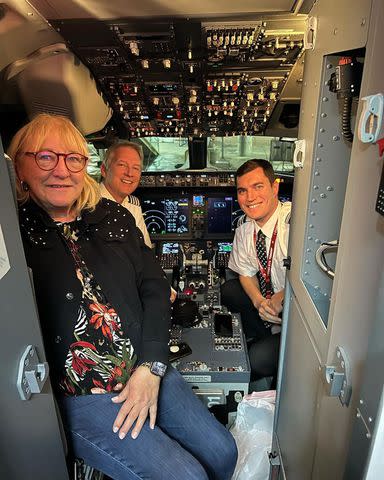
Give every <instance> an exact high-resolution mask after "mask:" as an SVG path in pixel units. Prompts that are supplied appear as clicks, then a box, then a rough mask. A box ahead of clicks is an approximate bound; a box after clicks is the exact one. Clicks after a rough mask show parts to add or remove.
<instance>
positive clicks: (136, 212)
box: [100, 183, 153, 248]
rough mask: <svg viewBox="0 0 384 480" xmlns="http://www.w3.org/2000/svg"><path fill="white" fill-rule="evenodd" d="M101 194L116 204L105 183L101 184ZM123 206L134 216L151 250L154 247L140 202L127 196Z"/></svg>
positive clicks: (132, 196) (131, 196) (133, 197)
mask: <svg viewBox="0 0 384 480" xmlns="http://www.w3.org/2000/svg"><path fill="white" fill-rule="evenodd" d="M100 193H101V196H102V197H104V198H108V200H113V201H114V202H116V200H115V199H114V198H113V196H112V195H111V194H110V193H109V191H108V190H107V189H106V187H105V185H104V183H100ZM121 205H122V206H123V207H125V208H126V209H127V210H129V212H130V213H131V214H132V215H133V217H134V219H135V221H136V226H137V228H139V229H140V230H141V232H142V234H143V236H144V242H145V244H146V245H148V247H149V248H152V247H153V245H152V242H151V239H150V237H149V233H148V230H147V227H146V226H145V222H144V217H143V212H142V210H141V205H140V200H139V199H138V198H137V197H135V196H134V195H127V196H126V197H125V198H124V200H123V203H122V204H121Z"/></svg>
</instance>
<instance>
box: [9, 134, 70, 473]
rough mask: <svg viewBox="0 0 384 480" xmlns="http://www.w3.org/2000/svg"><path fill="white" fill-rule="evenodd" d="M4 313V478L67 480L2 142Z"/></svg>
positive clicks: (60, 439) (61, 444) (60, 438)
mask: <svg viewBox="0 0 384 480" xmlns="http://www.w3.org/2000/svg"><path fill="white" fill-rule="evenodd" d="M0 312H1V314H0V318H1V332H2V333H1V335H0V372H1V395H0V419H1V434H0V478H2V479H7V480H20V479H23V480H36V479H39V480H52V479H53V478H54V479H55V480H67V479H68V474H67V469H66V462H65V454H64V448H63V441H62V437H61V433H60V428H59V423H58V418H57V414H56V408H55V403H54V398H53V395H52V389H51V386H50V383H49V379H48V380H47V381H46V382H45V384H44V385H43V383H44V377H45V376H46V375H47V373H48V372H47V369H48V366H47V364H46V363H45V353H44V348H43V343H42V338H41V334H40V326H39V321H38V316H37V310H36V305H35V301H34V296H33V291H32V286H31V281H30V278H29V275H28V269H27V265H26V262H25V257H24V251H23V247H22V242H21V238H20V233H19V227H18V220H17V212H16V208H15V202H14V197H13V194H12V187H11V182H10V178H9V174H8V169H7V166H6V161H5V158H4V155H3V149H2V146H1V141H0ZM19 366H20V368H19ZM38 390H41V393H32V391H38ZM22 397H23V398H29V399H28V400H26V399H25V400H23V399H22Z"/></svg>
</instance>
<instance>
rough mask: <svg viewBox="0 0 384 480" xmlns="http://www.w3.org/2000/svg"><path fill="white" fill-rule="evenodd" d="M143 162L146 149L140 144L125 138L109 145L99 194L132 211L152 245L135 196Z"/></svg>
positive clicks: (147, 240)
mask: <svg viewBox="0 0 384 480" xmlns="http://www.w3.org/2000/svg"><path fill="white" fill-rule="evenodd" d="M142 164H143V150H142V148H141V146H140V145H138V144H137V143H133V142H128V141H124V142H119V143H115V144H114V145H112V146H111V147H109V149H108V150H107V152H106V154H105V158H104V161H103V163H102V165H101V175H102V176H103V181H102V183H101V184H100V193H101V195H102V196H103V197H105V198H108V199H109V200H114V201H115V202H117V203H120V204H121V205H122V206H123V207H125V208H126V209H128V210H129V211H130V213H131V214H132V215H133V216H134V218H135V221H136V225H137V227H138V228H139V229H140V230H141V232H142V234H143V236H144V242H145V243H146V244H147V245H148V246H149V247H150V248H152V242H151V239H150V237H149V234H148V230H147V227H146V226H145V222H144V217H143V212H142V210H141V206H140V201H139V199H138V198H137V197H135V196H134V195H132V193H133V192H134V191H135V190H136V188H137V187H138V185H139V182H140V178H141V170H142Z"/></svg>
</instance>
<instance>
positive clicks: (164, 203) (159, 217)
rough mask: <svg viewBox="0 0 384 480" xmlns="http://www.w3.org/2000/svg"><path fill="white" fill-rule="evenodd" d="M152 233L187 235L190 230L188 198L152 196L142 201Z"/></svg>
mask: <svg viewBox="0 0 384 480" xmlns="http://www.w3.org/2000/svg"><path fill="white" fill-rule="evenodd" d="M142 209H143V216H144V220H145V225H146V226H147V229H148V233H149V234H150V235H186V234H188V233H189V232H190V227H189V224H190V221H189V203H188V198H184V197H183V198H152V199H150V200H144V201H143V202H142Z"/></svg>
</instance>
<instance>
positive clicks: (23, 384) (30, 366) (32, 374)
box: [16, 345, 49, 400]
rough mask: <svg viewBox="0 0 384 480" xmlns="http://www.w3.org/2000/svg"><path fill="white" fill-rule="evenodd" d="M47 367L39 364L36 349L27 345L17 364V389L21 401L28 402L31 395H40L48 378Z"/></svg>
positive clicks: (45, 364) (45, 363) (44, 363)
mask: <svg viewBox="0 0 384 480" xmlns="http://www.w3.org/2000/svg"><path fill="white" fill-rule="evenodd" d="M48 374H49V365H48V363H47V362H40V360H39V357H38V355H37V351H36V348H35V347H34V346H33V345H28V347H27V348H26V349H25V350H24V353H23V355H22V356H21V359H20V362H19V370H18V373H17V382H16V385H17V389H18V391H19V395H20V398H21V399H22V400H29V399H30V398H31V396H32V393H41V391H42V389H43V387H44V384H45V382H46V380H47V378H48Z"/></svg>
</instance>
